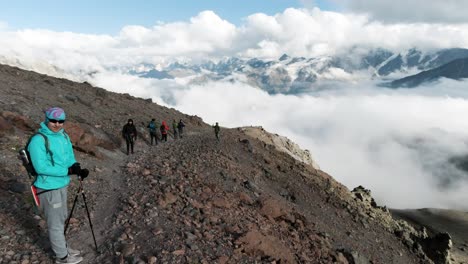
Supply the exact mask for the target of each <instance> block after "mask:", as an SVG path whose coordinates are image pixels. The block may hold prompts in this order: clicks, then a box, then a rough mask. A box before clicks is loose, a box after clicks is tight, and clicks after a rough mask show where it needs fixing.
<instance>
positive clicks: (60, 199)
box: [38, 187, 68, 258]
mask: <svg viewBox="0 0 468 264" xmlns="http://www.w3.org/2000/svg"><path fill="white" fill-rule="evenodd" d="M41 191H43V190H42V189H39V188H38V192H41ZM39 200H40V203H41V205H40V209H41V211H43V212H44V215H45V218H46V221H47V229H48V230H49V240H50V245H51V246H52V250H53V251H54V253H55V256H56V257H58V258H63V257H65V256H67V254H68V250H67V243H66V241H65V235H64V234H63V232H64V228H65V227H64V226H65V221H66V220H67V216H68V212H67V187H63V188H60V189H57V190H52V191H48V192H45V193H42V194H40V195H39Z"/></svg>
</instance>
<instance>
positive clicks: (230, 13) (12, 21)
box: [0, 0, 333, 34]
mask: <svg viewBox="0 0 468 264" xmlns="http://www.w3.org/2000/svg"><path fill="white" fill-rule="evenodd" d="M304 6H305V7H312V6H318V7H320V8H321V9H332V8H333V6H332V4H331V3H330V2H328V0H316V1H313V0H302V1H300V0H270V1H267V0H249V1H221V0H179V1H168V0H152V1H148V0H133V1H124V0H100V1H96V0H79V1H64V0H41V1H38V0H15V1H1V2H0V21H1V22H4V23H6V24H7V26H8V28H10V29H13V30H18V29H25V28H29V29H38V28H41V29H49V30H54V31H72V32H79V33H94V34H96V33H98V34H116V33H118V32H119V30H120V29H121V28H122V27H123V26H126V25H142V26H146V27H150V26H152V25H155V24H156V22H157V21H162V22H174V21H187V20H189V19H190V17H193V16H195V15H197V14H198V13H199V12H201V11H204V10H212V11H214V12H215V13H216V14H218V15H219V16H220V17H221V18H223V19H226V20H228V21H229V22H231V23H233V24H236V25H240V24H242V19H243V18H244V17H246V16H248V15H251V14H253V13H259V12H261V13H266V14H268V15H274V14H276V13H280V12H282V11H284V10H285V9H286V8H288V7H296V8H298V7H299V8H300V7H304Z"/></svg>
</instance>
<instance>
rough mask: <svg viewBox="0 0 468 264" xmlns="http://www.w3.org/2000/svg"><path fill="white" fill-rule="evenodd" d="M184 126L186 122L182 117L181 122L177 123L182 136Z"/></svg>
mask: <svg viewBox="0 0 468 264" xmlns="http://www.w3.org/2000/svg"><path fill="white" fill-rule="evenodd" d="M184 127H185V124H184V122H182V119H180V121H179V124H177V130H178V131H179V137H180V138H182V134H183V133H184Z"/></svg>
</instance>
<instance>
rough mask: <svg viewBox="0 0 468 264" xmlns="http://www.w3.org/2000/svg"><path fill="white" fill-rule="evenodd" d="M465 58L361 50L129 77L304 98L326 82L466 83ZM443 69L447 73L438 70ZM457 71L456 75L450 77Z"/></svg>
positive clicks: (451, 52) (147, 70) (452, 53)
mask: <svg viewBox="0 0 468 264" xmlns="http://www.w3.org/2000/svg"><path fill="white" fill-rule="evenodd" d="M464 58H468V49H461V48H452V49H443V50H438V51H433V52H422V51H420V50H418V49H410V50H408V51H406V52H401V53H393V52H391V51H388V50H385V49H374V50H370V51H367V52H362V51H360V50H359V49H357V48H356V49H353V50H351V51H349V52H347V53H346V54H343V55H337V56H324V57H313V58H305V57H290V56H288V55H287V54H284V55H282V56H281V57H280V58H278V59H277V60H262V59H258V58H251V59H241V58H236V57H231V58H226V59H223V60H220V61H217V62H214V61H205V62H203V63H198V64H192V63H180V62H175V63H172V64H169V65H166V66H160V65H159V66H158V67H156V66H155V65H151V64H145V65H136V66H135V67H134V68H133V69H131V70H129V73H130V74H133V75H138V76H140V77H144V78H155V79H173V78H182V77H183V78H189V80H190V82H189V83H192V84H193V83H195V84H202V83H205V82H207V81H220V80H224V81H230V82H243V83H247V84H249V85H252V86H256V87H259V88H261V89H263V90H265V91H267V92H268V93H270V94H276V93H283V94H299V93H303V92H307V91H312V90H314V89H315V88H316V86H317V85H318V84H319V83H321V82H324V81H340V82H356V81H359V80H371V79H372V80H381V81H382V82H386V83H387V84H388V83H389V82H390V84H389V86H390V87H394V88H396V87H414V86H417V85H419V84H421V83H422V82H425V81H430V80H434V79H437V78H438V77H447V78H454V79H459V78H465V77H464V76H466V74H465V75H464V74H462V73H456V72H457V70H459V64H453V65H452V64H450V63H452V62H453V61H455V60H458V59H464ZM458 63H462V62H458ZM439 67H441V68H443V69H442V70H436V69H438V68H439ZM451 71H454V74H450V73H449V72H451ZM465 71H466V70H465ZM419 72H421V73H420V74H418V75H417V76H418V77H414V78H416V79H417V80H419V81H415V80H416V79H413V78H412V77H407V78H409V79H407V78H403V79H401V80H400V78H402V77H405V76H408V75H412V74H416V73H419ZM442 72H447V73H445V74H442ZM438 75H440V76H438ZM415 76H416V75H415Z"/></svg>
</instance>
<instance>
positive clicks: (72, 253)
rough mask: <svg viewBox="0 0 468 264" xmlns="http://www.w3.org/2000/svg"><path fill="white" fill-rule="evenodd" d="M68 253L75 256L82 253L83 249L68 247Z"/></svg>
mask: <svg viewBox="0 0 468 264" xmlns="http://www.w3.org/2000/svg"><path fill="white" fill-rule="evenodd" d="M68 254H69V255H72V256H74V257H77V256H79V255H80V254H81V251H79V250H76V249H73V248H68Z"/></svg>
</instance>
